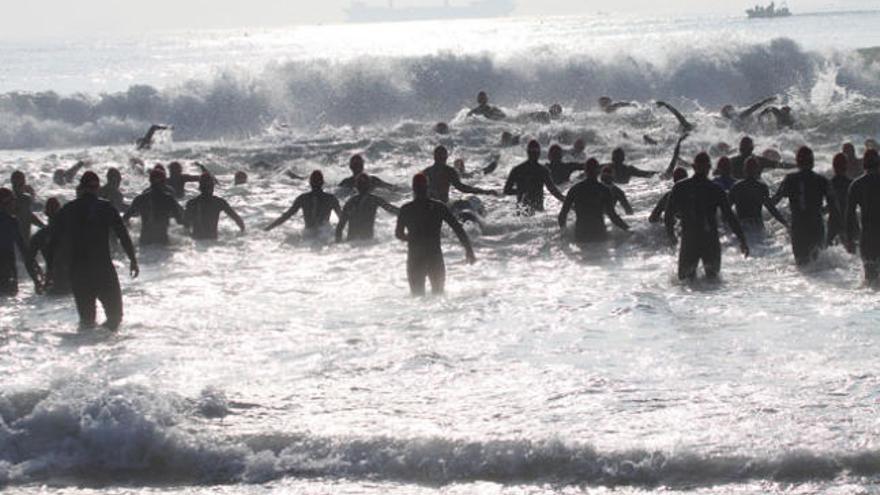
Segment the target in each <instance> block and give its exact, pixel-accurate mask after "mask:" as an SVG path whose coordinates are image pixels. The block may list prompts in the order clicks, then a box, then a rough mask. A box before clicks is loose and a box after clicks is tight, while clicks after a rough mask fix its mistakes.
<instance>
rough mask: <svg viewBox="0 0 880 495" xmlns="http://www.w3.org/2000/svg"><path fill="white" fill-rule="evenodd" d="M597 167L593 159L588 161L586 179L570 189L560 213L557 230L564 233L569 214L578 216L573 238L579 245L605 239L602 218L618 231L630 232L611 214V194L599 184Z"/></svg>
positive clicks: (613, 212)
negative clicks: (618, 229)
mask: <svg viewBox="0 0 880 495" xmlns="http://www.w3.org/2000/svg"><path fill="white" fill-rule="evenodd" d="M600 168H601V166H600V165H599V162H598V161H596V159H595V158H590V159H589V160H587V163H586V166H585V171H586V174H587V178H586V179H584V180H582V181H580V182H578V183H577V184H575V185H574V186H572V188H571V189H570V190H569V191H568V194H567V195H566V196H565V200H564V201H563V202H562V210H561V211H560V212H559V228H560V229H562V231H563V232H565V228H566V224H567V222H568V213H569V211H571V209H572V208H574V211H575V215H576V217H577V219H576V222H575V228H574V231H575V234H574V237H575V242H578V243H584V242H597V241H602V240H605V239H606V238H607V237H608V229H607V227H606V226H605V217H608V218H609V219H610V220H611V222H612V223H613V224H614V225H616V226H617V227H618V228H620V229H621V230H624V231H628V230H629V225H627V224H626V222H624V221H623V219H621V218H620V217H619V216H618V215H617V213H616V212H615V211H614V205H613V199H612V196H611V191H610V190H609V189H608V188H607V187H605V186H604V185H602V183H601V182H599V170H600Z"/></svg>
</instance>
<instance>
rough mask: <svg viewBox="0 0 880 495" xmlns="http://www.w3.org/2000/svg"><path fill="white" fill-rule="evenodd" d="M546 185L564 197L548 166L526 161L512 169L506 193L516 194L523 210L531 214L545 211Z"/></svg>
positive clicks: (505, 187) (505, 189)
mask: <svg viewBox="0 0 880 495" xmlns="http://www.w3.org/2000/svg"><path fill="white" fill-rule="evenodd" d="M544 187H547V189H548V190H549V191H550V192H551V193H553V195H554V196H557V197H559V198H561V197H562V193H561V192H559V189H557V188H556V184H554V183H553V179H552V178H551V177H550V172H549V171H548V170H547V168H545V167H543V166H541V164H539V163H538V162H524V163H521V164H519V165H517V166H516V167H513V170H511V171H510V175H509V176H508V177H507V183H506V184H505V185H504V194H509V195H514V194H515V195H516V202H517V204H518V205H519V206H520V208H521V209H522V210H521V212H522V213H524V214H526V215H531V214H533V213H534V212H536V211H544Z"/></svg>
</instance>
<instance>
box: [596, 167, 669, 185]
mask: <svg viewBox="0 0 880 495" xmlns="http://www.w3.org/2000/svg"><path fill="white" fill-rule="evenodd" d="M607 166H609V167H611V173H612V174H613V175H612V176H613V177H614V183H615V184H629V181H630V180H631V179H632V178H633V177H641V178H645V179H646V178H648V177H654V176H655V175H657V172H652V171H650V170H642V169H640V168H636V167H633V166H632V165H626V164H623V163H612V164H610V165H607Z"/></svg>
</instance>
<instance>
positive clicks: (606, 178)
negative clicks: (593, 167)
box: [601, 166, 635, 215]
mask: <svg viewBox="0 0 880 495" xmlns="http://www.w3.org/2000/svg"><path fill="white" fill-rule="evenodd" d="M601 181H602V184H603V185H605V187H607V188H608V190H609V191H610V192H611V207H612V208H614V209H615V211H616V209H617V205H618V203H619V204H620V206H621V207H623V212H624V213H626V214H627V215H632V214H633V213H635V212H634V211H633V207H632V205H630V204H629V199H628V198H627V197H626V193H625V192H623V189H621V188H619V187H617V184H615V183H614V171H613V170H611V167H607V166H606V167H602V175H601Z"/></svg>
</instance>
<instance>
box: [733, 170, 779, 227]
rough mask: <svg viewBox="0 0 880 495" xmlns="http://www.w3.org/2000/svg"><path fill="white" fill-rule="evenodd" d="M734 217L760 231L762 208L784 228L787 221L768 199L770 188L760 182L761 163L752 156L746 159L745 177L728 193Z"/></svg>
mask: <svg viewBox="0 0 880 495" xmlns="http://www.w3.org/2000/svg"><path fill="white" fill-rule="evenodd" d="M728 197H729V198H730V202H731V203H732V204H733V209H734V211H736V217H737V218H738V219H739V221H740V224H741V225H742V226H743V227H744V228H750V229H751V230H754V231H758V232H762V231H763V230H764V216H763V215H762V212H763V210H764V208H766V209H767V211H769V212H770V214H771V215H773V218H775V219H776V220H778V221H779V223H781V224H782V225H784V226H785V228H788V222H787V221H786V220H785V217H783V216H782V213H780V212H779V210H777V209H776V206H775V205H774V204H773V202H772V201H770V188H769V187H768V186H767V184H765V183H763V182H761V165H760V164H759V163H758V160H757V159H756V158H754V157H752V158H749V159H748V160H746V178H745V179H743V180H741V181H739V182H737V183H736V184H734V186H733V187H732V188H731V189H730V192H729V193H728Z"/></svg>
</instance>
